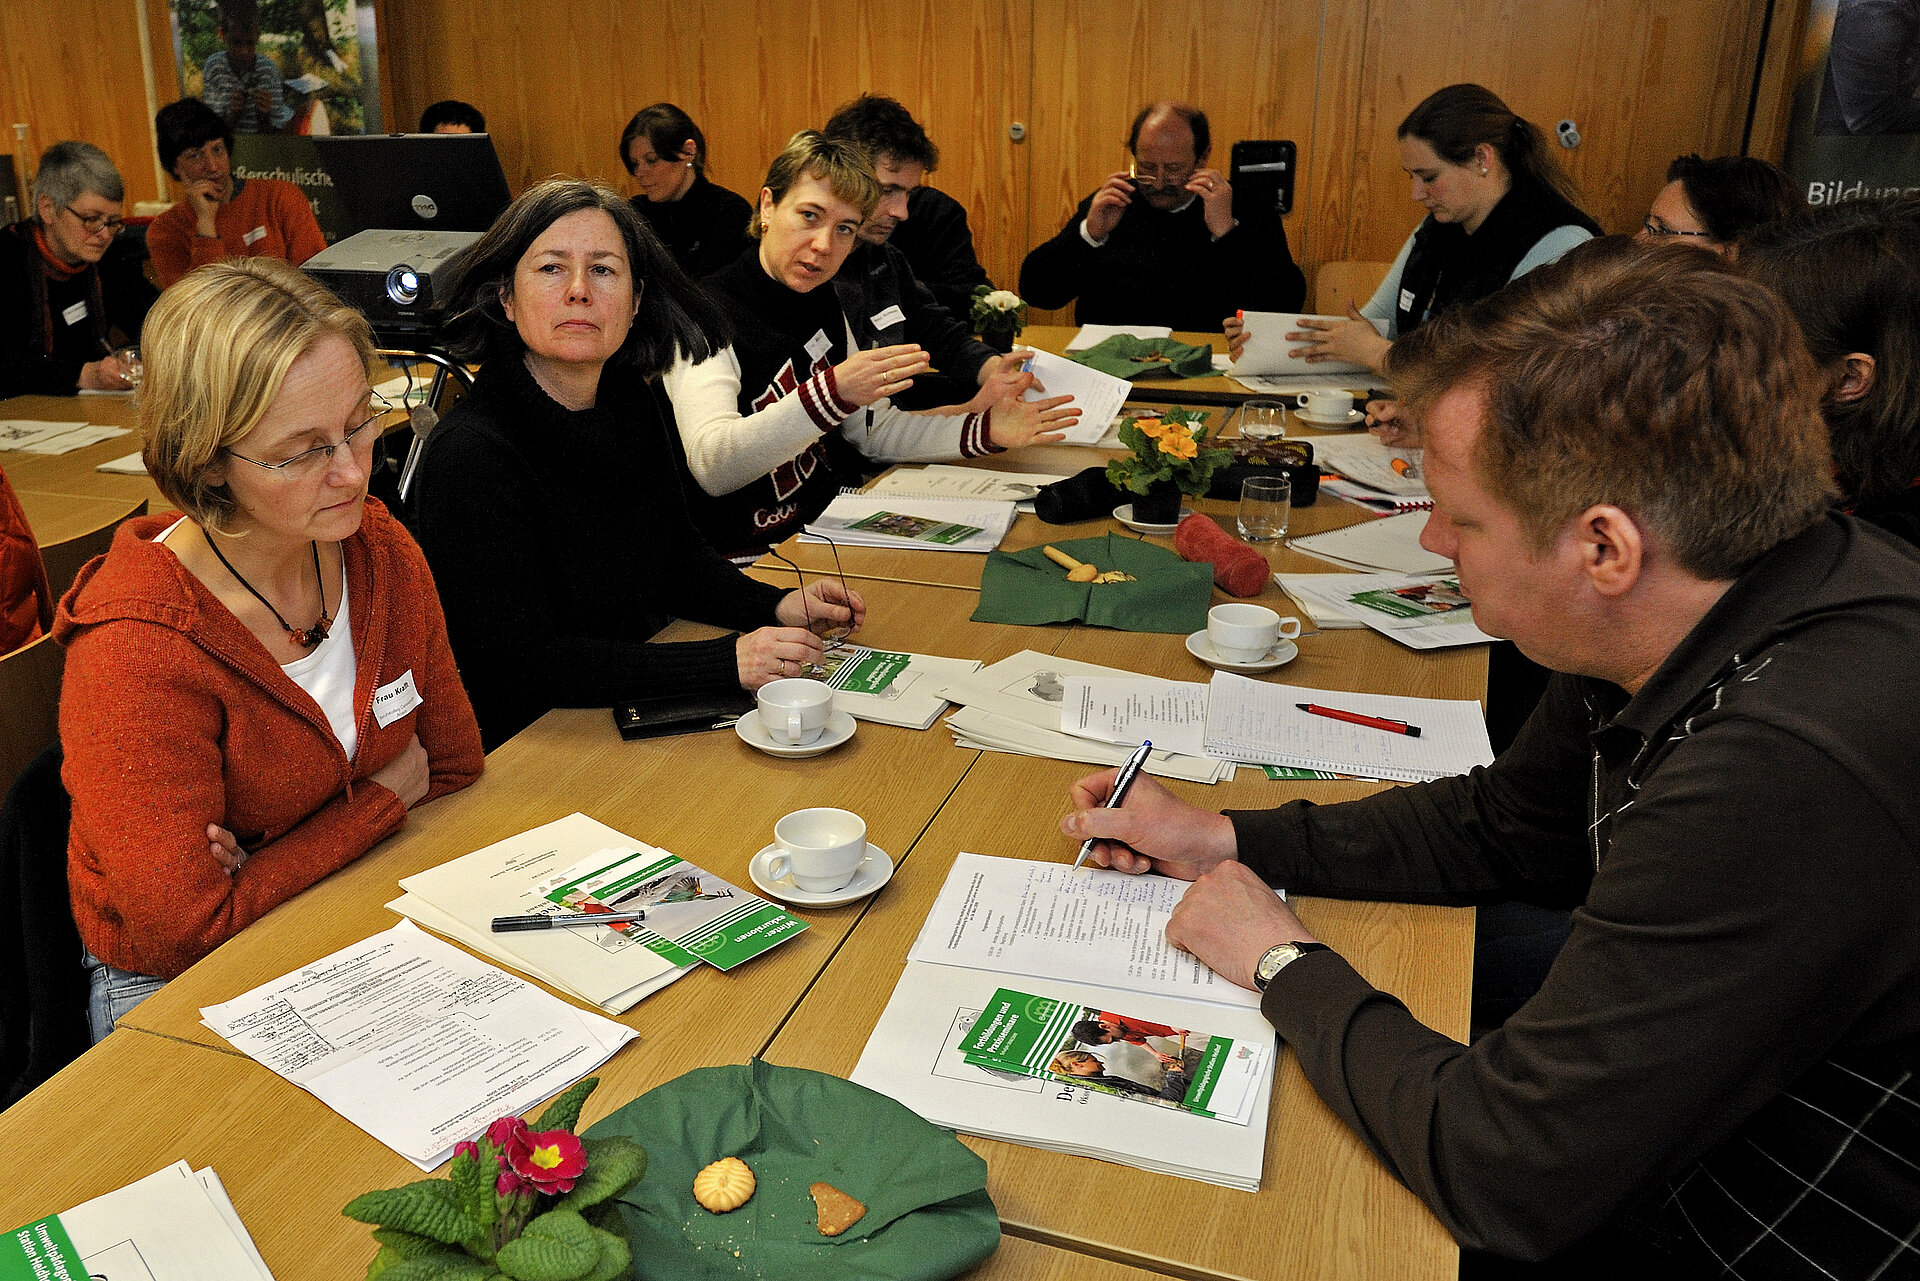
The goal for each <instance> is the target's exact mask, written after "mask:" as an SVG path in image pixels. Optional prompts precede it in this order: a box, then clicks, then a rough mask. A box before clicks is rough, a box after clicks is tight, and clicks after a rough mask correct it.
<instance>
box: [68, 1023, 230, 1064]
mask: <svg viewBox="0 0 1920 1281" xmlns="http://www.w3.org/2000/svg"><path fill="white" fill-rule="evenodd" d="M114 1028H115V1030H116V1031H123V1032H138V1033H139V1034H140V1035H142V1036H152V1037H158V1038H159V1039H160V1040H162V1041H172V1042H173V1043H174V1044H176V1045H191V1046H192V1047H193V1048H194V1049H196V1050H207V1051H210V1052H212V1053H214V1054H225V1055H228V1056H229V1057H232V1058H236V1059H246V1060H247V1061H248V1062H249V1063H251V1062H253V1061H254V1059H253V1056H251V1055H248V1054H242V1053H241V1052H240V1051H239V1050H236V1049H234V1048H233V1047H232V1046H231V1045H208V1044H207V1043H206V1042H205V1041H196V1040H194V1039H192V1038H191V1037H185V1036H174V1035H173V1034H172V1033H170V1032H156V1031H154V1030H153V1029H152V1028H150V1027H138V1026H136V1025H134V1024H131V1023H127V1024H121V1023H116V1024H114ZM78 1061H79V1060H77V1059H76V1060H75V1062H78Z"/></svg>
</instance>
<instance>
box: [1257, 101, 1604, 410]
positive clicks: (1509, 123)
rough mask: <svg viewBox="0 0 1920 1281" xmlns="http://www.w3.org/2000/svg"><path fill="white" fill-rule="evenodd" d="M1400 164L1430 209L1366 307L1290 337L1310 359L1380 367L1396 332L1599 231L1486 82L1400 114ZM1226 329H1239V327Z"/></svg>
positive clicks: (1539, 145)
mask: <svg viewBox="0 0 1920 1281" xmlns="http://www.w3.org/2000/svg"><path fill="white" fill-rule="evenodd" d="M1398 133H1399V139H1400V167H1401V168H1402V169H1404V170H1406V172H1407V174H1408V176H1410V177H1411V178H1412V179H1413V199H1414V200H1415V201H1416V202H1417V203H1419V204H1422V205H1425V206H1426V208H1427V216H1426V218H1424V219H1423V220H1421V223H1420V225H1419V226H1418V227H1416V228H1414V231H1413V234H1412V235H1411V236H1408V237H1407V242H1406V244H1404V245H1402V246H1401V247H1400V254H1399V256H1398V257H1397V258H1395V259H1394V261H1393V267H1392V268H1391V269H1390V270H1389V271H1388V272H1387V277H1386V279H1385V280H1383V281H1382V282H1381V283H1380V288H1379V289H1378V290H1376V291H1375V292H1374V295H1373V297H1372V298H1371V299H1369V300H1368V301H1367V304H1366V305H1365V306H1364V307H1360V308H1357V309H1356V308H1354V307H1353V306H1352V305H1351V304H1349V305H1348V309H1347V310H1348V319H1346V320H1339V321H1329V320H1303V321H1301V322H1300V323H1301V326H1302V328H1303V330H1305V332H1302V333H1295V334H1289V335H1288V337H1289V338H1293V339H1297V340H1299V341H1300V342H1301V344H1302V346H1301V347H1300V348H1298V349H1296V351H1297V354H1300V355H1304V356H1306V358H1307V359H1308V360H1310V361H1320V360H1342V361H1353V362H1356V363H1359V364H1364V365H1366V366H1367V367H1368V368H1370V369H1373V370H1374V371H1376V372H1378V371H1380V369H1381V367H1382V365H1383V364H1384V363H1385V360H1386V354H1387V348H1388V347H1389V346H1390V345H1392V342H1393V340H1394V339H1395V338H1397V337H1399V336H1400V335H1401V334H1405V333H1409V332H1411V331H1412V330H1414V329H1416V328H1418V327H1419V326H1420V325H1422V324H1424V323H1425V322H1426V321H1428V320H1431V319H1432V318H1433V317H1435V316H1437V315H1439V314H1440V313H1441V312H1443V311H1446V310H1448V309H1450V308H1453V307H1457V306H1459V305H1460V304H1462V303H1469V302H1473V301H1475V300H1477V299H1480V298H1484V297H1486V296H1487V295H1488V294H1491V293H1493V292H1494V291H1495V290H1497V289H1499V288H1500V287H1501V286H1502V285H1505V284H1506V283H1507V282H1508V281H1510V280H1517V279H1519V278H1520V277H1521V276H1524V275H1526V274H1527V273H1528V272H1529V271H1532V270H1533V269H1534V268H1535V267H1538V266H1540V265H1542V264H1543V263H1549V262H1552V261H1554V260H1555V259H1557V258H1558V257H1559V256H1560V255H1561V254H1563V253H1565V252H1567V250H1569V249H1571V248H1573V247H1574V246H1575V245H1577V244H1579V243H1580V242H1581V241H1583V240H1589V239H1591V238H1592V237H1594V236H1596V235H1598V234H1600V224H1598V223H1597V222H1595V221H1594V220H1593V219H1592V218H1590V217H1589V216H1588V215H1587V214H1586V213H1585V212H1584V211H1583V210H1582V209H1581V208H1580V205H1579V199H1580V195H1579V192H1578V190H1576V189H1575V187H1574V185H1573V181H1572V179H1570V178H1568V177H1567V175H1566V173H1565V171H1563V170H1562V169H1561V168H1560V166H1559V165H1558V164H1556V163H1555V162H1554V160H1553V158H1552V156H1550V155H1549V154H1548V153H1547V149H1546V144H1545V141H1544V140H1543V139H1542V137H1541V134H1540V130H1539V128H1538V127H1536V126H1535V125H1533V124H1532V123H1530V122H1528V121H1526V120H1523V119H1521V118H1520V117H1519V116H1516V115H1514V114H1513V112H1512V111H1510V110H1508V109H1507V104H1506V103H1504V102H1502V101H1500V99H1499V97H1498V96H1497V95H1495V94H1494V93H1493V92H1492V91H1491V90H1489V89H1484V88H1482V87H1481V86H1479V85H1448V86H1447V87H1446V88H1445V89H1441V90H1439V91H1438V92H1437V93H1434V94H1433V95H1432V96H1430V97H1429V98H1427V99H1426V101H1424V102H1422V103H1421V104H1420V105H1419V106H1417V107H1415V108H1414V109H1413V111H1412V112H1411V113H1410V114H1409V115H1408V116H1407V118H1406V119H1405V120H1403V121H1401V122H1400V129H1399V131H1398ZM1229 337H1232V335H1231V332H1230V333H1229Z"/></svg>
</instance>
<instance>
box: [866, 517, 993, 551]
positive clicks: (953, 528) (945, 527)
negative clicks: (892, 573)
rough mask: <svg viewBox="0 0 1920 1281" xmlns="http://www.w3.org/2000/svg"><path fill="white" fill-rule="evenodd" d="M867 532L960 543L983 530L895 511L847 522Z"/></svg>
mask: <svg viewBox="0 0 1920 1281" xmlns="http://www.w3.org/2000/svg"><path fill="white" fill-rule="evenodd" d="M847 528H848V529H858V530H861V531H862V532H864V533H868V534H885V535H887V536H888V537H890V538H901V539H906V540H907V541H909V542H915V543H946V544H952V543H964V542H966V541H967V540H968V539H969V538H972V537H973V536H974V535H975V534H979V533H983V532H985V531H984V530H982V529H981V527H980V526H978V525H962V524H961V523H960V522H958V521H952V520H933V519H931V518H930V517H927V516H906V515H903V514H901V513H899V512H875V513H874V514H873V515H871V516H866V517H863V518H862V519H860V520H856V521H854V522H853V523H852V524H851V525H848V526H847Z"/></svg>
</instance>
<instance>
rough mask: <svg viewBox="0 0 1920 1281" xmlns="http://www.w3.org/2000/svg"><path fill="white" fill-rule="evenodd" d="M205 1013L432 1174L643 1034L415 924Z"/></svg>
mask: <svg viewBox="0 0 1920 1281" xmlns="http://www.w3.org/2000/svg"><path fill="white" fill-rule="evenodd" d="M200 1014H201V1017H202V1021H203V1022H204V1023H205V1024H206V1025H207V1026H208V1027H210V1028H212V1029H213V1030H214V1031H215V1032H218V1033H219V1034H220V1035H221V1036H224V1037H225V1038H227V1040H228V1041H230V1042H232V1043H233V1046H234V1048H235V1049H237V1050H239V1051H241V1052H242V1053H244V1054H245V1055H247V1056H248V1057H249V1058H251V1059H254V1060H256V1061H257V1062H260V1063H263V1064H265V1065H266V1066H267V1067H269V1068H271V1069H273V1070H274V1071H275V1072H277V1073H279V1074H280V1075H281V1076H284V1077H286V1078H287V1080H289V1081H292V1082H293V1083H294V1084H295V1085H298V1086H300V1087H301V1088H302V1089H305V1090H306V1091H308V1092H309V1093H310V1094H312V1095H313V1096H314V1097H315V1098H317V1099H319V1100H320V1101H321V1102H322V1103H325V1104H326V1105H327V1106H328V1107H330V1108H332V1109H333V1110H334V1111H335V1112H338V1113H339V1114H340V1115H341V1116H343V1117H345V1118H346V1119H347V1120H348V1121H351V1122H352V1123H353V1124H354V1125H356V1126H358V1127H360V1128H361V1129H362V1130H365V1131H366V1132H367V1133H368V1134H370V1135H372V1136H373V1137H374V1138H376V1139H378V1140H379V1141H380V1142H382V1143H384V1144H386V1145H387V1146H388V1147H390V1148H392V1149H393V1150H394V1151H395V1152H398V1153H399V1154H400V1155H401V1156H403V1157H405V1158H406V1159H407V1160H409V1161H411V1162H413V1163H414V1164H415V1165H417V1166H419V1167H420V1168H421V1169H422V1170H431V1169H433V1168H434V1167H436V1166H438V1165H439V1164H440V1163H441V1162H443V1161H445V1160H446V1159H447V1158H448V1157H450V1156H452V1155H453V1149H454V1146H455V1145H456V1144H458V1143H460V1142H462V1141H463V1140H467V1139H471V1138H474V1137H475V1136H476V1135H478V1134H480V1133H481V1132H482V1131H484V1130H485V1129H486V1128H487V1126H488V1125H490V1124H492V1123H493V1121H494V1120H495V1119H496V1118H498V1117H502V1116H506V1115H507V1114H509V1113H514V1112H524V1111H525V1110H526V1109H528V1108H530V1107H532V1106H533V1105H534V1104H536V1103H538V1102H539V1101H540V1100H542V1099H544V1098H547V1097H549V1096H550V1095H554V1094H558V1093H559V1092H560V1091H562V1090H564V1089H566V1088H567V1087H568V1086H569V1085H572V1084H573V1083H574V1082H575V1081H577V1080H579V1079H580V1078H581V1077H583V1076H585V1075H587V1073H589V1072H591V1071H593V1070H594V1069H595V1068H597V1067H599V1066H600V1065H601V1064H602V1063H604V1062H606V1061H607V1059H609V1058H610V1057H612V1055H613V1053H614V1051H616V1050H618V1049H619V1048H620V1047H621V1046H623V1045H625V1044H626V1043H627V1042H628V1041H631V1040H632V1039H633V1038H634V1036H635V1035H636V1033H635V1032H634V1031H633V1029H632V1028H628V1027H622V1026H621V1025H620V1024H618V1023H615V1022H614V1021H613V1020H611V1019H607V1018H602V1017H601V1016H600V1015H598V1014H590V1013H588V1012H587V1011H585V1010H581V1009H576V1008H575V1007H573V1006H571V1005H568V1004H567V1003H566V1002H565V1001H562V1000H561V999H560V998H559V997H556V996H551V995H549V994H548V993H546V992H543V991H541V990H540V989H539V988H537V987H535V986H533V984H531V983H528V982H527V981H526V980H524V979H520V978H516V977H515V976H513V975H511V974H508V973H507V972H506V971H504V970H498V969H495V968H494V967H493V966H491V965H488V964H487V963H486V962H484V961H481V960H477V959H476V958H474V957H471V956H469V955H467V954H466V953H465V952H462V951H461V950H460V949H459V948H457V947H454V946H453V945H452V944H450V943H443V942H441V941H440V940H439V939H437V938H435V937H433V936H432V935H431V934H428V933H426V932H424V931H422V930H421V929H420V928H419V927H418V926H416V925H414V923H413V922H412V921H402V922H400V924H398V925H396V926H394V927H393V928H392V929H390V930H388V931H387V932H386V933H384V934H376V935H374V936H373V937H372V938H370V939H366V940H364V941H363V942H360V943H355V944H354V945H353V946H351V947H345V948H342V949H341V950H340V951H338V952H335V953H334V954H333V955H331V956H327V957H323V958H321V959H320V960H318V961H315V962H313V963H312V964H310V965H304V966H302V967H300V968H299V969H298V970H295V971H294V972H293V973H291V974H288V975H286V976H285V977H283V978H279V979H275V980H274V981H272V982H271V983H263V984H261V985H260V986H259V987H257V988H255V989H254V990H253V991H251V992H248V993H246V994H245V995H244V996H240V997H236V998H235V999H233V1000H231V1001H228V1002H226V1003H224V1004H221V1005H212V1006H207V1007H206V1008H204V1009H202V1010H201V1011H200Z"/></svg>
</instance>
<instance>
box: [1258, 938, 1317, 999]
mask: <svg viewBox="0 0 1920 1281" xmlns="http://www.w3.org/2000/svg"><path fill="white" fill-rule="evenodd" d="M1332 950H1333V949H1331V948H1329V947H1328V946H1327V945H1326V944H1325V943H1276V944H1275V945H1274V946H1272V947H1270V948H1268V949H1267V950H1266V951H1265V952H1263V953H1261V954H1260V961H1259V963H1258V964H1256V965H1255V966H1254V967H1253V986H1254V990H1255V991H1258V992H1264V991H1266V990H1267V984H1269V983H1271V982H1273V976H1274V975H1276V974H1278V973H1279V972H1280V971H1281V970H1284V969H1286V968H1287V967H1288V966H1289V965H1292V964H1293V963H1294V962H1295V961H1297V960H1299V959H1300V958H1301V957H1303V956H1305V955H1306V954H1307V953H1308V952H1330V951H1332Z"/></svg>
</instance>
